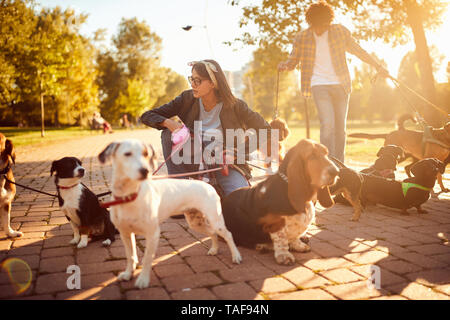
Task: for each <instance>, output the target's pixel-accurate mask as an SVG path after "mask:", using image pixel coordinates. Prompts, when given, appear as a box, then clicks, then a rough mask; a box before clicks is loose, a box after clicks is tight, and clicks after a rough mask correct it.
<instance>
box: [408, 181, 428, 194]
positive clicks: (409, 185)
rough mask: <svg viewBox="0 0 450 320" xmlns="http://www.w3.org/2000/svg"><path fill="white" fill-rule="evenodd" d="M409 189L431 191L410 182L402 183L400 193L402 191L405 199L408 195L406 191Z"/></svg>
mask: <svg viewBox="0 0 450 320" xmlns="http://www.w3.org/2000/svg"><path fill="white" fill-rule="evenodd" d="M410 188H417V189H420V190H425V191H431V189H432V188H426V187H424V186H421V185H420V184H417V183H412V182H402V191H403V196H404V197H406V194H407V193H408V190H409V189H410Z"/></svg>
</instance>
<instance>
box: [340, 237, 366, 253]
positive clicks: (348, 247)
mask: <svg viewBox="0 0 450 320" xmlns="http://www.w3.org/2000/svg"><path fill="white" fill-rule="evenodd" d="M333 245H334V246H336V247H338V248H341V249H343V250H344V251H345V252H363V251H368V250H370V249H371V247H370V246H368V245H365V244H363V243H361V242H359V241H356V240H350V239H345V240H335V241H333Z"/></svg>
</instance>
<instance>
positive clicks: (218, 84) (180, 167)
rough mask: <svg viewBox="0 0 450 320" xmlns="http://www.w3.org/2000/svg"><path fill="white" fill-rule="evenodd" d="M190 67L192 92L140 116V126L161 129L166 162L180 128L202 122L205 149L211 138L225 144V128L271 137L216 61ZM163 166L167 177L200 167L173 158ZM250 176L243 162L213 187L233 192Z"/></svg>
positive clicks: (268, 129)
mask: <svg viewBox="0 0 450 320" xmlns="http://www.w3.org/2000/svg"><path fill="white" fill-rule="evenodd" d="M189 65H190V66H192V75H191V76H190V77H189V82H190V84H191V86H192V90H187V91H184V92H182V93H181V95H179V96H178V97H176V98H175V99H174V100H172V101H170V102H169V103H167V104H165V105H162V106H160V107H158V108H155V109H153V110H150V111H147V112H145V113H144V114H143V115H142V116H141V121H142V123H144V124H146V125H147V126H150V127H153V128H156V129H159V130H162V133H161V141H162V148H163V153H164V158H165V159H167V158H168V157H169V156H170V154H171V152H172V141H171V134H172V133H173V132H176V131H177V130H179V129H181V128H182V127H183V124H184V125H185V126H186V127H187V128H188V129H189V130H190V132H194V122H196V121H201V127H200V129H201V133H202V144H203V146H204V147H205V146H207V145H208V143H210V142H212V141H211V140H212V139H211V135H213V136H214V139H217V138H218V137H219V139H221V138H222V139H223V141H222V142H223V145H227V144H226V141H225V140H226V134H225V133H226V130H227V129H233V130H236V129H243V130H247V129H255V130H256V133H257V134H258V139H259V138H260V137H259V130H258V129H266V130H267V132H268V136H270V125H269V124H268V123H267V122H266V121H265V120H264V119H263V118H262V117H261V116H260V115H259V114H258V113H256V112H253V111H252V110H250V108H249V107H248V106H247V104H246V103H245V102H244V101H242V100H239V99H237V98H235V97H234V96H233V94H232V92H231V90H230V87H229V86H228V83H227V81H226V78H225V74H224V73H223V71H222V68H221V67H220V66H219V64H218V63H217V62H216V61H214V60H202V61H194V62H191V63H190V64H189ZM174 116H178V117H179V118H180V119H181V121H182V122H183V124H181V123H179V122H177V121H175V120H172V119H170V118H172V117H174ZM217 133H218V134H217ZM194 139H195V137H194ZM214 141H215V140H214ZM267 141H268V142H269V141H270V139H269V138H268V139H267ZM215 142H217V141H215ZM234 145H235V146H236V144H234ZM252 151H254V150H252V149H251V147H248V146H247V147H246V153H247V154H248V153H250V152H252ZM166 165H167V170H168V172H169V174H176V173H186V172H190V171H195V170H197V169H198V167H199V164H198V163H194V162H190V163H181V164H175V163H174V161H172V158H170V159H168V160H167V162H166ZM250 177H251V176H250V169H249V167H248V166H247V165H246V164H245V162H244V163H238V164H235V165H232V166H231V167H230V170H229V175H228V176H224V175H222V173H220V172H219V173H217V174H216V175H215V179H216V181H215V182H216V184H215V185H216V186H219V192H222V195H228V194H229V193H231V192H232V191H233V190H236V189H238V188H241V187H245V186H248V185H249V184H248V181H247V179H249V178H250Z"/></svg>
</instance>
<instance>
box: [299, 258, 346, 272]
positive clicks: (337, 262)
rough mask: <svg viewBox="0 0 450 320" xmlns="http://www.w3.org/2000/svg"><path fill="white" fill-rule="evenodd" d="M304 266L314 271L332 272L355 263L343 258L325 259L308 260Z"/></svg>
mask: <svg viewBox="0 0 450 320" xmlns="http://www.w3.org/2000/svg"><path fill="white" fill-rule="evenodd" d="M303 265H305V266H306V267H308V268H310V269H312V270H330V269H337V268H346V267H350V266H352V265H353V263H352V262H350V261H348V260H346V259H343V258H323V259H311V260H308V261H306V262H305V263H304V264H303Z"/></svg>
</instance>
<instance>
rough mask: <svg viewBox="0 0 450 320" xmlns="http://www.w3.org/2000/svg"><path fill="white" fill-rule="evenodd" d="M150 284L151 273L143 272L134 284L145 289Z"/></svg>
mask: <svg viewBox="0 0 450 320" xmlns="http://www.w3.org/2000/svg"><path fill="white" fill-rule="evenodd" d="M149 285H150V275H147V274H144V273H143V272H141V274H140V275H139V276H138V278H137V279H136V282H135V283H134V286H135V287H136V288H139V289H144V288H148V286H149Z"/></svg>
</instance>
